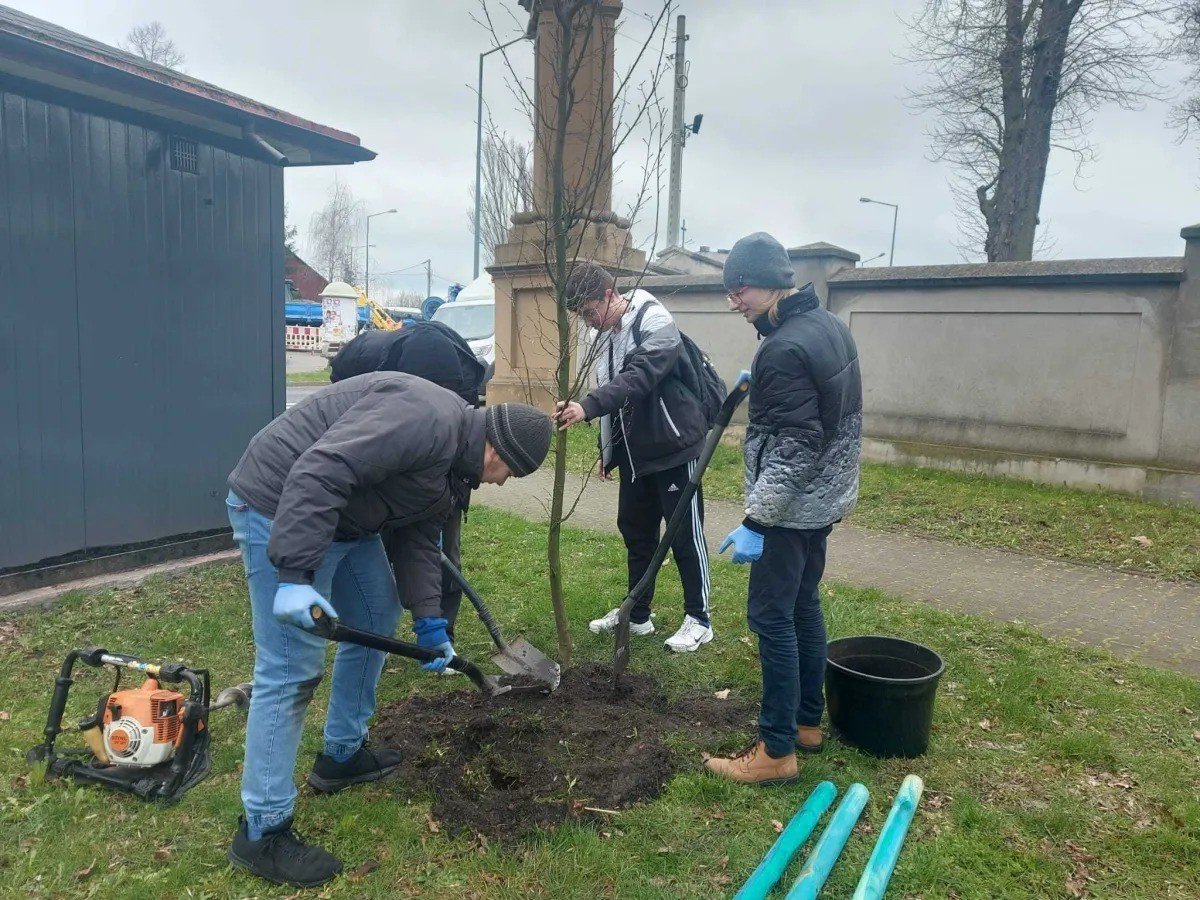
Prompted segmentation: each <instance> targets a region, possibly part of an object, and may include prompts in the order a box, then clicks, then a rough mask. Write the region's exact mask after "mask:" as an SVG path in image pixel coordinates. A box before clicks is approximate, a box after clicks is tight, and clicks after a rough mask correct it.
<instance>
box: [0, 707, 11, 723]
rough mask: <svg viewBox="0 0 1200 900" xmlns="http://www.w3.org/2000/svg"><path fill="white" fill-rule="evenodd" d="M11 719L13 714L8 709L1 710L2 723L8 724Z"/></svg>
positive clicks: (0, 720) (0, 719)
mask: <svg viewBox="0 0 1200 900" xmlns="http://www.w3.org/2000/svg"><path fill="white" fill-rule="evenodd" d="M11 718H12V713H10V712H9V711H8V710H7V709H0V722H7V721H8V720H9V719H11Z"/></svg>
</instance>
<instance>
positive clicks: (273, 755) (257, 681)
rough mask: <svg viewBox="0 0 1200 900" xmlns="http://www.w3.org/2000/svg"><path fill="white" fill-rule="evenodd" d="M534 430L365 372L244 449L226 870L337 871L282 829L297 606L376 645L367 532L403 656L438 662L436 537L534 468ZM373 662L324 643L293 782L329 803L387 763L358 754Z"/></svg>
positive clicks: (308, 682)
mask: <svg viewBox="0 0 1200 900" xmlns="http://www.w3.org/2000/svg"><path fill="white" fill-rule="evenodd" d="M551 433H552V428H551V424H550V419H549V417H548V416H547V415H546V414H545V413H543V412H541V411H540V410H537V409H535V408H533V407H532V406H526V405H524V404H516V403H507V404H500V405H498V406H493V407H489V408H488V409H487V410H486V411H485V410H482V409H474V408H471V407H470V406H468V405H467V404H466V403H464V402H463V401H462V400H461V399H459V398H458V397H456V396H454V394H452V393H450V392H449V391H446V390H444V389H442V388H440V387H437V386H436V385H434V384H431V383H429V382H427V381H424V380H422V379H420V378H417V377H414V376H412V375H403V374H399V373H394V372H376V373H372V374H369V375H360V376H358V377H355V378H349V379H347V380H345V381H341V382H339V383H337V384H332V385H330V386H329V387H327V388H323V389H321V390H319V391H317V392H316V393H314V394H312V395H311V396H310V397H308V398H307V399H306V400H304V401H303V402H301V403H299V404H297V405H296V406H293V407H292V408H291V409H289V410H288V411H287V412H285V413H284V414H283V415H282V416H280V417H279V418H277V419H275V421H273V422H271V423H270V424H269V425H267V426H266V427H265V428H264V429H263V430H262V431H260V432H259V433H258V434H257V435H255V436H254V438H253V439H251V441H250V444H249V446H248V447H247V448H246V451H245V453H243V454H242V458H241V460H240V461H239V462H238V464H237V467H236V468H235V469H234V470H233V472H232V473H231V474H230V476H229V488H230V492H229V496H228V498H227V499H226V505H227V507H228V512H229V521H230V524H231V525H232V526H233V536H234V540H235V541H237V543H238V546H239V547H240V548H241V551H242V561H243V563H244V565H245V568H246V579H247V582H248V584H249V589H250V604H251V613H252V619H253V628H254V646H255V659H254V693H253V695H252V699H251V703H250V713H249V717H248V719H247V723H246V753H245V763H244V770H243V775H242V805H243V807H244V810H245V814H244V816H242V817H241V818H240V820H239V824H238V829H237V832H236V834H235V835H234V838H233V844H232V846H231V847H230V849H229V853H228V856H229V860H230V862H232V863H233V864H234V865H236V866H240V867H241V868H244V869H247V870H248V871H250V872H253V873H254V874H255V875H258V876H260V877H262V878H265V879H266V880H268V881H272V882H276V883H279V884H290V885H293V886H297V887H310V886H313V885H317V884H322V883H324V882H326V881H328V880H329V879H331V878H333V877H334V876H335V875H336V874H337V873H338V872H340V871H341V868H342V864H341V862H340V861H339V860H338V859H337V858H335V857H334V856H333V855H332V854H331V853H329V852H328V851H326V850H324V849H323V848H321V847H318V846H316V845H313V844H309V843H306V842H305V841H304V840H302V839H301V838H300V837H299V836H298V835H297V834H296V833H295V832H294V831H293V830H292V814H293V807H294V804H295V799H296V785H295V782H294V780H293V771H294V769H295V765H296V755H297V752H298V750H299V746H300V736H301V730H302V728H303V724H304V714H305V711H306V709H307V707H308V704H309V702H310V701H311V699H312V696H313V692H314V691H315V690H316V687H317V684H318V683H319V682H320V680H321V677H322V674H323V671H324V668H325V648H326V646H327V644H326V642H325V640H324V639H322V638H321V637H318V636H317V635H315V634H312V633H310V632H308V631H306V630H305V629H308V628H312V627H313V618H312V615H311V613H310V609H311V608H312V607H314V606H316V607H319V608H320V609H321V610H322V611H323V612H324V613H325V614H326V615H328V616H334V617H337V618H339V619H341V620H342V621H343V622H345V623H346V624H348V625H351V626H355V627H358V628H362V629H365V630H369V631H372V632H376V633H382V634H387V635H390V634H392V633H393V632H394V631H395V628H396V624H397V622H398V621H399V618H400V612H401V608H400V605H399V602H398V599H397V592H396V581H395V579H394V578H393V575H392V569H391V567H390V566H389V563H388V555H387V554H386V553H385V551H384V547H383V543H382V540H381V538H380V532H381V531H382V530H384V529H390V530H392V531H393V532H394V534H395V539H396V541H397V546H398V548H399V550H398V554H397V555H395V556H393V559H394V560H396V561H397V563H398V564H397V574H398V575H399V576H400V578H401V580H402V581H403V582H404V596H405V600H406V602H407V604H408V606H409V608H410V609H411V611H412V614H413V630H414V632H416V635H417V643H418V644H419V645H421V646H422V647H425V648H430V649H433V650H436V651H437V652H439V653H441V655H442V658H441V659H438V660H436V661H433V662H430V663H426V664H425V666H424V667H425V668H427V669H430V670H432V671H439V670H441V669H444V668H445V665H446V662H447V661H449V660H450V659H451V658H453V657H454V647H453V645H452V644H451V642H450V640H449V637H448V635H447V634H446V624H447V623H446V619H445V618H444V617H443V616H442V614H441V608H440V602H441V600H440V598H441V593H442V575H441V559H440V554H439V550H438V535H439V533H440V531H441V529H442V526H443V524H444V522H445V520H446V518H447V517H448V516H449V515H450V514H451V512H452V510H453V509H454V506H455V501H454V498H455V496H456V495H457V494H459V493H461V490H462V488H463V486H465V487H467V488H473V487H477V486H478V485H479V484H480V483H483V482H486V483H489V484H497V485H500V484H503V483H504V482H505V481H506V480H507V479H508V478H509V476H510V475H516V476H517V477H522V476H525V475H529V474H530V473H532V472H533V471H535V470H536V469H537V468H538V466H540V465H541V463H542V461H543V460H544V459H545V458H546V453H547V451H548V450H549V447H550V437H551ZM384 658H385V654H384V653H383V652H382V651H379V650H370V649H367V648H365V647H361V646H358V645H355V644H339V646H338V648H337V654H336V659H335V662H334V666H333V681H332V684H331V689H330V698H329V708H328V711H327V712H326V718H325V743H324V749H323V751H322V752H321V753H319V754H318V755H317V758H316V761H315V762H314V764H313V767H312V771H311V772H310V774H309V776H308V783H309V784H310V785H312V786H313V787H314V788H315V789H316V790H318V791H321V792H325V793H329V792H333V791H337V790H341V789H342V788H344V787H347V786H349V785H352V784H358V783H361V782H367V781H374V780H376V779H379V778H382V777H383V776H385V775H386V774H388V773H389V772H391V771H392V770H393V769H395V767H396V766H397V764H398V763H399V754H398V753H396V752H395V751H392V750H386V749H373V748H370V747H368V746H366V737H367V721H368V720H369V719H370V718H371V716H372V715H373V714H374V712H375V687H376V684H377V683H378V681H379V676H380V673H381V672H382V671H383V664H384Z"/></svg>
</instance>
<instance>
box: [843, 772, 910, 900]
mask: <svg viewBox="0 0 1200 900" xmlns="http://www.w3.org/2000/svg"><path fill="white" fill-rule="evenodd" d="M924 790H925V782H923V781H922V780H921V779H920V777H918V776H916V775H909V776H908V777H906V778H905V779H904V781H903V782H902V783H901V784H900V790H899V791H897V792H896V800H895V802H893V803H892V809H891V812H889V813H888V817H887V821H886V822H884V823H883V830H882V831H880V832H879V840H877V841H876V842H875V849H874V850H872V851H871V858H870V859H869V860H867V867H866V868H865V869H864V870H863V873H862V878H861V879H859V882H858V887H857V888H855V890H854V898H853V900H880V898H882V897H883V892H884V891H885V890H887V886H888V880H889V879H890V878H891V877H892V871H893V870H894V869H895V868H896V860H897V859H899V858H900V848H901V847H903V846H904V836H905V835H906V834H908V826H909V824H910V823H911V822H912V820H913V815H914V814H915V813H916V811H917V804H918V803H920V802H921V794H922V793H923V792H924Z"/></svg>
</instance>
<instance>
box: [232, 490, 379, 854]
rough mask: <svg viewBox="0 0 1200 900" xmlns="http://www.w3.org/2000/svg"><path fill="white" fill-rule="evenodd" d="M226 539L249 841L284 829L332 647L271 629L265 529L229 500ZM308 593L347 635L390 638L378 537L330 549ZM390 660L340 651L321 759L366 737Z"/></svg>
mask: <svg viewBox="0 0 1200 900" xmlns="http://www.w3.org/2000/svg"><path fill="white" fill-rule="evenodd" d="M225 505H226V508H227V511H228V513H229V524H230V525H232V526H233V539H234V540H235V541H237V544H238V546H239V547H240V548H241V551H242V563H243V564H244V565H245V567H246V581H247V583H248V585H249V588H250V610H251V613H252V615H253V619H254V692H253V693H252V694H251V698H250V714H249V717H248V718H247V720H246V758H245V764H244V769H243V773H242V805H243V806H244V807H245V810H246V826H247V831H248V833H249V835H250V837H251V839H256V838H257V837H258V836H259V835H260V834H261V833H262V831H263V829H267V828H271V827H272V826H275V825H279V824H281V823H283V822H286V821H287V820H288V819H290V818H291V817H292V808H293V806H294V805H295V802H296V783H295V780H294V776H293V773H294V771H295V768H296V754H297V753H298V751H299V749H300V735H301V731H302V729H303V727H304V713H305V711H306V710H307V708H308V704H309V701H310V700H312V696H313V692H314V691H315V690H316V688H317V684H319V683H320V681H321V676H322V675H323V674H324V671H325V651H326V649H327V648H328V646H329V644H328V642H327V641H325V640H324V639H323V638H319V637H317V636H316V635H312V634H309V633H308V632H307V631H304V630H303V629H300V628H296V627H295V626H293V625H282V624H280V623H279V622H278V621H276V619H275V615H274V613H273V611H272V610H273V607H274V604H275V590H276V588H277V587H278V586H279V581H278V578H277V576H276V572H275V567H274V566H273V565H272V564H271V561H270V559H268V558H267V541H268V540H269V539H270V537H271V520H270V519H268V518H267V517H266V516H264V515H261V514H259V513H257V512H255V511H254V510H253V509H251V508H250V507H249V506H248V505H246V503H244V502H243V501H242V500H241V498H240V497H238V496H237V495H236V494H234V493H232V492H230V494H229V496H228V497H227V498H226V500H225ZM313 587H315V588H316V589H317V591H318V592H319V593H320V594H321V596H323V597H325V598H326V599H327V600H329V602H330V603H332V604H333V608H334V609H335V610H336V611H337V614H338V617H339V618H340V619H342V621H344V622H345V623H346V624H347V625H352V626H354V627H356V628H362V629H365V630H367V631H374V632H377V633H380V634H387V635H390V634H392V633H393V632H394V631H395V630H396V624H397V623H398V622H399V621H400V613H401V612H402V610H401V607H400V602H399V600H398V598H397V596H396V582H395V579H394V578H393V577H392V569H391V566H390V565H389V564H388V559H387V555H386V554H385V553H384V550H383V542H382V541H381V540H380V539H379V536H378V535H375V536H372V537H369V538H362V539H361V540H355V541H335V542H334V543H332V544H330V545H329V549H328V550H327V551H326V552H325V558H324V559H323V560H322V561H321V567H320V568H319V569H318V570H317V573H316V576H315V577H314V579H313ZM386 656H387V654H385V653H384V652H383V651H381V650H369V649H367V648H366V647H360V646H358V645H357V644H338V647H337V655H336V658H335V660H334V664H333V684H332V688H331V690H330V695H329V708H328V710H327V711H326V713H325V753H326V754H328V755H329V756H332V757H334V758H335V759H345V758H347V757H349V756H351V755H352V754H353V753H354V752H355V751H356V750H358V748H359V747H360V746H362V743H363V741H364V740H366V737H367V720H368V719H370V718H371V716H372V715H373V714H374V712H375V686H376V684H378V682H379V675H380V673H382V672H383V664H384V660H385V658H386Z"/></svg>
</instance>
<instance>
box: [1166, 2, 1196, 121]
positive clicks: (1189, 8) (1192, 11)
mask: <svg viewBox="0 0 1200 900" xmlns="http://www.w3.org/2000/svg"><path fill="white" fill-rule="evenodd" d="M1174 49H1175V52H1176V54H1177V55H1178V56H1179V58H1180V59H1182V60H1183V61H1184V62H1185V63H1186V64H1187V65H1189V66H1190V67H1191V72H1190V73H1189V75H1188V78H1187V85H1186V86H1187V88H1188V90H1189V91H1190V93H1188V95H1187V96H1185V97H1184V98H1183V99H1182V100H1181V101H1180V102H1179V104H1178V105H1177V106H1176V107H1175V109H1174V111H1173V114H1172V117H1171V124H1172V125H1173V126H1174V127H1176V128H1178V129H1179V131H1180V135H1181V137H1184V138H1186V137H1188V136H1189V135H1190V134H1192V133H1193V132H1195V131H1197V130H1200V0H1188V2H1187V3H1186V4H1184V6H1183V8H1182V9H1181V10H1180V11H1179V16H1178V18H1177V20H1176V29H1175V43H1174Z"/></svg>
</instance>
